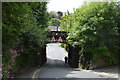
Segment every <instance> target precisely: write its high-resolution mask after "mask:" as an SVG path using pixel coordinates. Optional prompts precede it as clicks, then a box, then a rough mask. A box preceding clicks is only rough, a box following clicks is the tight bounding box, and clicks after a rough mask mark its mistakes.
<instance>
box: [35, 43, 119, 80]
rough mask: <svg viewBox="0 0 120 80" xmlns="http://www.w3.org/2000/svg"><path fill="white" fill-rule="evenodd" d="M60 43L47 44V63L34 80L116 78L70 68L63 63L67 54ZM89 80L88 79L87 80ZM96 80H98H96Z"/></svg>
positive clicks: (101, 79) (115, 76) (100, 79)
mask: <svg viewBox="0 0 120 80" xmlns="http://www.w3.org/2000/svg"><path fill="white" fill-rule="evenodd" d="M60 44H61V43H50V44H47V58H48V62H47V63H46V64H45V65H44V66H43V68H42V69H41V70H40V71H38V72H37V76H36V78H56V79H59V78H74V79H75V78H91V80H93V79H92V78H99V80H103V78H105V79H104V80H108V79H109V80H116V79H110V78H117V75H116V74H115V75H109V74H103V73H101V72H95V71H92V70H81V69H78V68H70V67H69V65H68V64H65V63H64V57H65V56H67V54H68V53H67V52H66V51H65V50H64V49H63V48H61V47H60ZM89 80H90V79H89ZM96 80H98V79H96Z"/></svg>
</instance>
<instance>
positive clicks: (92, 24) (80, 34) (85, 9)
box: [61, 2, 120, 64]
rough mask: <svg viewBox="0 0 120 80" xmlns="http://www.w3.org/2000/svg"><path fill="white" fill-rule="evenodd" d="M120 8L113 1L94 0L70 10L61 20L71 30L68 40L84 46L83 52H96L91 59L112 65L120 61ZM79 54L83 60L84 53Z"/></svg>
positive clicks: (64, 26) (92, 53)
mask: <svg viewBox="0 0 120 80" xmlns="http://www.w3.org/2000/svg"><path fill="white" fill-rule="evenodd" d="M119 10H120V8H119V7H117V4H116V3H114V2H91V3H87V4H84V5H83V6H82V7H81V8H78V9H76V11H75V12H74V13H73V14H69V13H68V14H67V15H65V16H64V17H62V19H61V26H63V29H64V30H65V31H66V30H67V31H68V37H67V39H68V42H69V43H70V44H71V45H79V46H80V47H82V50H81V53H82V54H83V55H84V54H86V53H89V54H91V55H93V56H91V57H92V58H90V59H91V60H98V59H103V60H105V61H106V62H108V63H109V64H118V63H119V62H118V59H117V58H116V57H118V56H120V55H119V53H118V50H119V49H120V47H119V46H118V43H119V38H118V36H119V32H118V31H119V21H120V13H119ZM80 57H81V58H80V60H84V59H83V58H84V57H85V56H80ZM88 60H89V59H88ZM84 62H85V60H84ZM85 64H87V63H85Z"/></svg>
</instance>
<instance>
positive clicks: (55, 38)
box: [50, 31, 67, 43]
mask: <svg viewBox="0 0 120 80" xmlns="http://www.w3.org/2000/svg"><path fill="white" fill-rule="evenodd" d="M66 37H67V34H66V32H65V31H51V32H50V41H51V42H61V43H66Z"/></svg>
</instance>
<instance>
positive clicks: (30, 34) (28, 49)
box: [0, 2, 48, 78]
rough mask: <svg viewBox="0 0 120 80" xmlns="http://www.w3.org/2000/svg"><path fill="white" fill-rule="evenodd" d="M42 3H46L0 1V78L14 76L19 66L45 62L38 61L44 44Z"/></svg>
mask: <svg viewBox="0 0 120 80" xmlns="http://www.w3.org/2000/svg"><path fill="white" fill-rule="evenodd" d="M46 5H47V3H46V2H41V3H38V2H36V3H29V2H24V3H23V2H19V3H17V2H11V3H10V2H3V3H2V6H3V7H2V22H3V23H2V64H1V65H2V74H3V78H14V76H15V75H16V73H18V72H19V71H21V70H22V69H25V68H29V67H31V66H37V65H39V63H44V62H45V60H42V59H41V61H38V60H39V58H41V57H39V58H38V55H43V54H42V53H43V52H42V50H43V48H46V46H45V45H46V43H48V34H47V33H48V31H47V29H46V28H47V26H48V25H47V23H48V12H47V9H46ZM43 57H46V56H42V58H43ZM0 69H1V68H0Z"/></svg>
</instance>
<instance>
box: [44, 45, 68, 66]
mask: <svg viewBox="0 0 120 80" xmlns="http://www.w3.org/2000/svg"><path fill="white" fill-rule="evenodd" d="M62 44H63V43H48V44H47V45H46V58H47V62H46V63H47V64H49V66H51V67H53V66H54V67H66V65H68V64H67V63H65V57H68V52H67V51H66V50H65V49H64V48H62V47H61V45H62Z"/></svg>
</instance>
